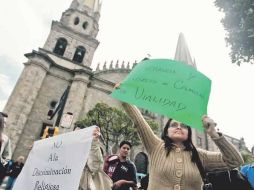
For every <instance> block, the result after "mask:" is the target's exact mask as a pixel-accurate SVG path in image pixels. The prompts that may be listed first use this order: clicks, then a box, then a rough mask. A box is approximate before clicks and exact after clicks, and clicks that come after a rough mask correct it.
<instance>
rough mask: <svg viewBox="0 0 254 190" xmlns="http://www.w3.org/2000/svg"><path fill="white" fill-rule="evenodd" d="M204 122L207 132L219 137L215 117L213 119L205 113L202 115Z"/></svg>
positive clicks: (211, 135)
mask: <svg viewBox="0 0 254 190" xmlns="http://www.w3.org/2000/svg"><path fill="white" fill-rule="evenodd" d="M202 122H203V127H204V129H205V131H206V132H207V134H208V135H210V137H219V135H218V133H217V131H216V129H215V127H216V125H217V124H216V123H215V122H214V120H213V119H211V118H210V117H208V116H207V115H204V116H203V117H202Z"/></svg>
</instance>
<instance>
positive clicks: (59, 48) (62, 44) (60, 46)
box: [53, 38, 67, 56]
mask: <svg viewBox="0 0 254 190" xmlns="http://www.w3.org/2000/svg"><path fill="white" fill-rule="evenodd" d="M66 46H67V40H66V39H64V38H59V39H58V40H57V42H56V46H55V49H54V51H53V52H54V53H56V54H58V55H61V56H63V54H64V51H65V49H66Z"/></svg>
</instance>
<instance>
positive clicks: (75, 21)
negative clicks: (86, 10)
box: [74, 17, 79, 25]
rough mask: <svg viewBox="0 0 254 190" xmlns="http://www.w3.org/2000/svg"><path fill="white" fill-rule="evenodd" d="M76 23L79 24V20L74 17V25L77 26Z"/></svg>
mask: <svg viewBox="0 0 254 190" xmlns="http://www.w3.org/2000/svg"><path fill="white" fill-rule="evenodd" d="M78 23H79V18H78V17H76V18H75V19H74V25H78Z"/></svg>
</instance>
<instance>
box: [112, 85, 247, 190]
mask: <svg viewBox="0 0 254 190" xmlns="http://www.w3.org/2000/svg"><path fill="white" fill-rule="evenodd" d="M118 86H119V85H117V86H116V87H118ZM123 107H124V108H125V110H126V112H127V113H128V115H129V116H130V117H131V118H132V120H133V121H134V123H135V125H136V126H137V130H138V133H139V135H140V138H141V141H142V143H143V145H144V147H145V148H146V151H147V152H148V154H149V157H150V165H149V174H150V176H149V185H148V190H158V189H159V190H201V187H202V178H201V176H200V173H199V170H198V167H197V165H196V163H197V159H198V157H200V160H201V162H202V164H203V166H204V168H205V170H206V171H223V170H229V169H234V168H236V167H239V166H240V165H241V164H242V163H243V159H242V157H241V155H240V153H239V152H238V151H237V150H236V149H235V148H234V146H233V145H232V144H231V143H230V142H228V141H227V140H226V138H225V137H224V136H223V135H222V134H221V133H217V132H216V130H215V126H216V123H215V122H214V121H213V120H212V119H210V118H209V117H207V116H204V117H203V118H202V122H203V127H204V129H205V131H206V132H207V134H208V135H209V136H210V137H211V138H212V140H213V141H214V143H215V144H216V145H217V146H218V148H219V149H220V152H210V151H206V150H203V149H199V148H197V149H196V148H195V146H194V145H193V143H192V138H191V136H192V131H191V128H190V127H189V126H187V125H185V124H183V123H181V122H179V121H176V120H173V119H169V120H168V122H167V124H166V126H165V128H164V130H163V133H162V138H161V139H160V138H158V137H157V136H156V135H155V134H154V132H153V131H152V129H151V128H150V126H149V125H148V123H147V122H146V121H145V119H144V118H143V116H142V114H141V113H140V111H139V110H138V108H137V107H136V106H132V105H130V104H127V103H123ZM200 119H201V118H200Z"/></svg>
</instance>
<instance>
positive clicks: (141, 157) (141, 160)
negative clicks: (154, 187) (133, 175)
mask: <svg viewBox="0 0 254 190" xmlns="http://www.w3.org/2000/svg"><path fill="white" fill-rule="evenodd" d="M134 162H135V165H136V167H137V172H138V173H143V174H147V167H148V158H147V155H146V154H145V153H143V152H139V153H138V154H137V156H136V157H135V161H134Z"/></svg>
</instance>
